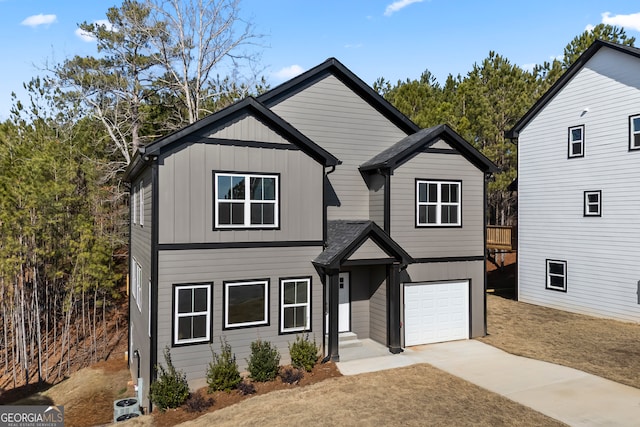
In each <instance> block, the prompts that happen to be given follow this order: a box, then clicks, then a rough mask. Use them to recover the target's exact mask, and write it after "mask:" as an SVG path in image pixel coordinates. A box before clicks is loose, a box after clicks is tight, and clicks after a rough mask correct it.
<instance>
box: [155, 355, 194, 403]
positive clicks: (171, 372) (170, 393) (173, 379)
mask: <svg viewBox="0 0 640 427" xmlns="http://www.w3.org/2000/svg"><path fill="white" fill-rule="evenodd" d="M164 361H165V363H166V364H167V368H166V369H165V368H164V367H163V366H162V365H161V364H158V365H157V366H156V372H159V375H158V379H157V380H156V381H155V382H154V383H152V384H151V386H150V387H149V398H150V399H151V401H152V402H153V403H155V404H156V405H158V408H159V409H160V410H161V411H164V410H165V409H167V408H177V407H178V406H180V405H182V404H183V403H184V401H185V400H187V397H189V384H188V383H187V377H186V375H185V374H184V373H183V372H182V371H178V370H177V369H176V368H175V366H173V363H172V362H171V354H170V353H169V347H165V349H164Z"/></svg>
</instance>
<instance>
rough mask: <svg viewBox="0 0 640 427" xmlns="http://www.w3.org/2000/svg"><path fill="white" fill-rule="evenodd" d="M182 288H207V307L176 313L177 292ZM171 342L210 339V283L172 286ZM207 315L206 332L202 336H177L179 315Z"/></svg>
mask: <svg viewBox="0 0 640 427" xmlns="http://www.w3.org/2000/svg"><path fill="white" fill-rule="evenodd" d="M182 289H206V290H207V309H206V311H191V312H189V313H178V293H179V291H180V290H182ZM173 307H174V308H173V343H174V344H193V343H201V342H209V341H211V285H209V284H193V285H175V286H174V287H173ZM203 314H205V315H206V316H207V320H206V322H207V334H206V336H204V337H202V338H188V339H179V338H178V324H179V322H178V319H179V318H181V317H194V316H202V315H203Z"/></svg>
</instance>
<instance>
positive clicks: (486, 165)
mask: <svg viewBox="0 0 640 427" xmlns="http://www.w3.org/2000/svg"><path fill="white" fill-rule="evenodd" d="M441 139H442V140H444V141H446V142H447V143H448V144H449V145H451V146H452V147H453V148H454V149H456V151H458V152H459V153H460V154H461V155H462V156H464V157H465V158H466V159H467V160H469V161H470V162H471V163H473V164H474V165H475V166H476V167H477V168H478V169H480V170H482V171H483V172H498V167H497V166H496V165H494V164H493V162H491V160H489V159H488V158H486V157H485V156H484V155H483V154H482V153H480V152H479V151H478V150H476V149H475V148H474V147H473V146H472V145H471V144H469V143H468V142H467V141H465V139H464V138H463V137H461V136H460V135H458V133H456V132H455V131H454V130H453V129H451V128H450V127H449V126H447V125H445V124H443V125H438V126H434V127H430V128H427V129H422V130H420V131H418V132H416V133H414V134H413V135H409V136H407V137H405V138H403V139H401V140H400V141H398V142H396V143H395V144H394V145H392V146H391V147H389V148H387V149H386V150H384V151H382V152H381V153H379V154H377V155H376V156H374V157H373V158H372V159H370V160H368V161H366V162H364V163H363V164H362V165H360V168H359V169H360V170H361V171H368V170H376V169H389V170H391V171H393V170H394V169H396V168H397V167H399V166H400V165H402V164H403V163H405V162H406V161H408V160H410V159H411V158H413V157H414V156H415V155H417V154H418V153H420V152H422V151H423V150H425V149H426V148H428V147H429V146H431V145H433V144H435V143H436V142H438V141H439V140H441Z"/></svg>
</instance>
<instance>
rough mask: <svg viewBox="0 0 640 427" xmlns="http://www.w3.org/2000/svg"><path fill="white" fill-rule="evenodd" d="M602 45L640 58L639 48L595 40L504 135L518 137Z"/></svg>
mask: <svg viewBox="0 0 640 427" xmlns="http://www.w3.org/2000/svg"><path fill="white" fill-rule="evenodd" d="M603 47H607V48H610V49H613V50H615V51H617V52H621V53H624V54H627V55H631V56H634V57H636V58H640V49H638V48H635V47H630V46H624V45H621V44H618V43H612V42H607V41H604V40H596V41H595V42H593V44H592V45H591V46H589V48H587V50H585V51H584V52H583V53H582V55H580V57H579V58H578V59H577V60H576V62H574V63H573V64H572V65H571V66H570V67H569V68H568V69H567V71H565V73H564V74H563V75H562V76H560V78H559V79H558V80H557V81H556V82H555V83H554V84H553V85H552V86H551V87H550V88H549V90H547V91H546V92H545V93H544V95H542V96H541V97H540V99H538V101H536V103H535V104H533V107H531V108H530V109H529V111H527V112H526V113H525V115H524V116H522V118H520V120H518V122H517V123H516V124H515V125H514V126H513V128H511V130H509V131H508V132H506V133H505V137H507V138H510V139H516V138H518V136H519V134H520V131H521V130H522V129H524V128H525V127H526V126H527V125H528V124H529V122H530V121H531V120H532V119H533V118H534V117H535V116H536V115H537V114H538V113H539V112H540V110H542V109H543V108H544V107H545V106H546V104H547V103H548V102H549V101H550V100H551V99H552V98H553V97H554V96H556V94H557V93H558V92H560V91H561V90H562V89H563V88H564V86H565V85H566V84H567V83H568V82H569V80H571V78H573V76H575V75H576V74H577V73H578V71H580V69H582V67H584V66H585V64H586V63H587V62H588V61H589V60H590V59H591V57H593V55H595V54H596V52H598V51H599V50H600V49H601V48H603Z"/></svg>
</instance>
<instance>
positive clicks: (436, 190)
mask: <svg viewBox="0 0 640 427" xmlns="http://www.w3.org/2000/svg"><path fill="white" fill-rule="evenodd" d="M461 186H462V184H461V183H460V182H459V181H426V180H425V181H423V180H416V225H417V226H418V227H425V226H460V225H461V224H462V222H461V221H462V218H461V202H460V200H461V191H460V190H461Z"/></svg>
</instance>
